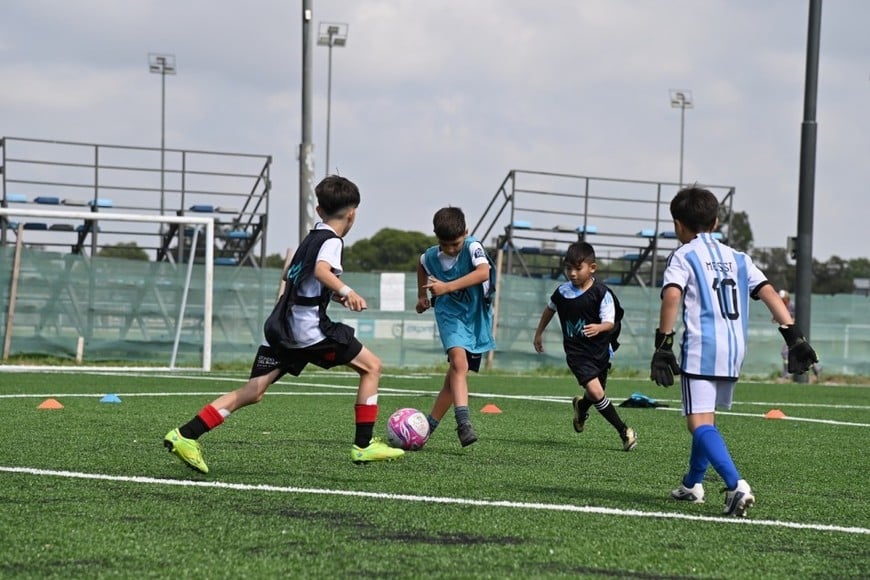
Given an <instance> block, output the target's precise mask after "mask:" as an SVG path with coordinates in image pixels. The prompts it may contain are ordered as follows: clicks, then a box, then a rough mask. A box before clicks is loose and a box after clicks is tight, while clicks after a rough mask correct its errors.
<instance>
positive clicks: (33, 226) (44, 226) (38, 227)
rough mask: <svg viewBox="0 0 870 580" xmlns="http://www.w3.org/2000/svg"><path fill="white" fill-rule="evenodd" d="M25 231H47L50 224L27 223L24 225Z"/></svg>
mask: <svg viewBox="0 0 870 580" xmlns="http://www.w3.org/2000/svg"><path fill="white" fill-rule="evenodd" d="M24 229H25V230H47V229H48V224H44V223H42V222H26V223H25V224H24Z"/></svg>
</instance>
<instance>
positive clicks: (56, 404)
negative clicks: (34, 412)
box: [37, 399, 63, 409]
mask: <svg viewBox="0 0 870 580" xmlns="http://www.w3.org/2000/svg"><path fill="white" fill-rule="evenodd" d="M37 409H63V405H61V404H60V401H58V400H57V399H46V400H44V401H43V402H41V403H40V404H39V406H38V407H37Z"/></svg>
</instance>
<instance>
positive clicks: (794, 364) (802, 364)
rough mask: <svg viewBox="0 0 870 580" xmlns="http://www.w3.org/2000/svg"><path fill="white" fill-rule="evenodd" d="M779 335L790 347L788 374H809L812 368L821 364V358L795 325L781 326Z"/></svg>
mask: <svg viewBox="0 0 870 580" xmlns="http://www.w3.org/2000/svg"><path fill="white" fill-rule="evenodd" d="M779 333H780V334H781V335H782V337H783V338H784V339H785V344H786V345H787V346H788V372H789V373H792V374H798V375H802V374H804V373H805V372H807V371H808V370H809V369H810V367H811V366H813V365H814V364H816V363H817V362H819V356H818V355H817V354H816V351H815V350H813V347H811V346H810V343H808V342H807V339H806V338H804V334H803V333H802V332H801V331H800V329H799V328H798V327H797V326H795V325H794V324H789V325H788V326H780V327H779Z"/></svg>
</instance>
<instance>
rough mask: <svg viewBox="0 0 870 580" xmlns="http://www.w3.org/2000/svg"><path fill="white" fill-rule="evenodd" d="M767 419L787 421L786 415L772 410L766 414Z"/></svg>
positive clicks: (777, 410)
mask: <svg viewBox="0 0 870 580" xmlns="http://www.w3.org/2000/svg"><path fill="white" fill-rule="evenodd" d="M764 418H765V419H785V413H783V412H782V411H780V410H779V409H771V410H770V411H768V412H767V413H765V414H764Z"/></svg>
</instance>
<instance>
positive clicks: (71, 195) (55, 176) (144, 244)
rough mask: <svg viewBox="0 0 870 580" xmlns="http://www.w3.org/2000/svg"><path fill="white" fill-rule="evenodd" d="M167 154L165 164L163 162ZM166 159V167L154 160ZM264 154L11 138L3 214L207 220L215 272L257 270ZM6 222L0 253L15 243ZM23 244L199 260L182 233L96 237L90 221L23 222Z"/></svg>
mask: <svg viewBox="0 0 870 580" xmlns="http://www.w3.org/2000/svg"><path fill="white" fill-rule="evenodd" d="M161 153H164V154H165V155H161ZM161 158H163V160H161ZM271 163H272V158H271V156H269V155H254V154H245V153H226V152H217V151H198V150H187V149H168V148H167V149H161V148H159V147H134V146H122V145H101V144H94V143H78V142H71V141H48V140H42V139H27V138H18V137H3V138H2V139H0V207H3V208H9V207H14V206H18V205H21V204H34V206H38V207H39V208H40V209H50V208H57V209H58V210H59V211H70V210H85V211H90V212H94V213H96V212H100V213H103V212H116V211H117V212H122V213H127V214H142V215H160V216H164V215H166V216H184V215H196V216H199V217H210V218H212V219H213V220H214V223H215V247H214V257H215V263H216V264H225V265H249V266H254V267H260V266H262V264H263V263H264V262H265V258H266V237H267V225H268V224H267V222H268V213H269V193H270V190H271V180H270V168H271ZM12 219H14V218H13V217H9V218H5V219H2V220H0V246H6V245H7V244H9V243H10V242H14V239H15V231H16V228H15V227H12V226H13V225H17V224H14V223H12V222H11V220H12ZM24 226H25V229H27V230H29V231H28V236H27V244H28V245H29V246H30V247H34V248H43V249H55V250H56V249H57V248H64V247H66V248H69V251H70V252H71V253H73V254H85V253H89V254H90V255H92V256H93V255H96V253H97V252H98V251H99V250H100V249H101V248H102V247H105V246H107V245H113V244H118V243H129V242H131V241H132V242H135V243H136V245H137V246H138V247H140V248H142V249H144V250H145V251H146V252H147V253H148V254H149V259H151V260H155V261H172V262H176V263H181V262H184V261H185V255H186V254H187V253H188V252H196V258H197V259H198V261H201V260H202V259H204V255H205V252H204V249H203V248H202V244H201V243H200V244H199V247H191V235H190V234H191V232H190V231H189V228H187V229H185V228H179V227H169V228H166V227H165V224H164V225H161V226H160V228H155V227H150V228H147V227H146V228H140V229H135V228H134V229H122V230H120V231H101V230H99V229H97V228H95V227H94V226H93V223H91V222H90V221H89V220H82V221H80V222H76V223H72V222H69V221H68V220H65V219H63V218H58V219H51V218H46V219H44V220H41V221H28V222H27V223H26V224H24Z"/></svg>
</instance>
